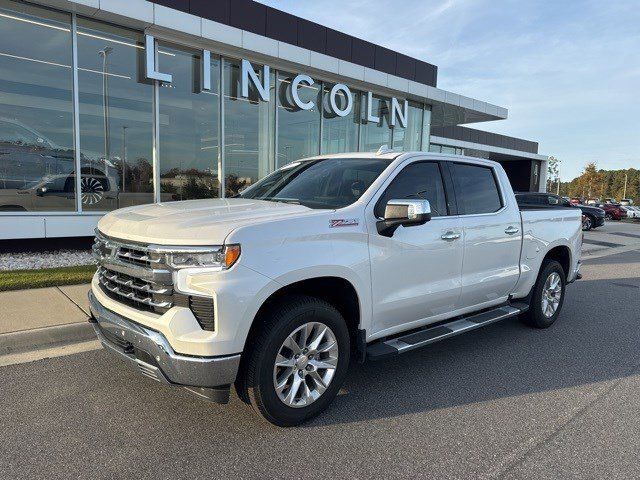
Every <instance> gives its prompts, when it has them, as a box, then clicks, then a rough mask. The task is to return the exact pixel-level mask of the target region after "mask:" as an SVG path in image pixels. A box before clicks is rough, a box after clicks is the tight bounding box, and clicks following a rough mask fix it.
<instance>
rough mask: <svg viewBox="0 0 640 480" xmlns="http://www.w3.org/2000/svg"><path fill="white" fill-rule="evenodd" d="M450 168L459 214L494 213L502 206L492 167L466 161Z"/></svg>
mask: <svg viewBox="0 0 640 480" xmlns="http://www.w3.org/2000/svg"><path fill="white" fill-rule="evenodd" d="M450 168H451V176H452V177H453V184H454V188H455V191H456V199H457V201H458V211H459V213H460V215H478V214H482V213H494V212H497V211H498V210H500V209H501V208H502V207H503V206H504V203H503V201H502V196H501V195H500V189H499V187H498V182H497V179H496V176H495V173H494V171H493V168H491V167H485V166H482V165H471V164H468V163H452V164H451V165H450Z"/></svg>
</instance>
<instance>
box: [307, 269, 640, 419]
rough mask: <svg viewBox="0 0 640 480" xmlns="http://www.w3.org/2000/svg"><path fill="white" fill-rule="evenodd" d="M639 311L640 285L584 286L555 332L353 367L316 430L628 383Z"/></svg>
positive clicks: (467, 342) (513, 323)
mask: <svg viewBox="0 0 640 480" xmlns="http://www.w3.org/2000/svg"><path fill="white" fill-rule="evenodd" d="M599 260H600V262H599V263H605V262H606V263H608V262H607V259H599ZM594 263H595V261H594ZM639 311H640V278H637V277H631V278H616V279H603V280H582V281H580V282H577V283H576V284H575V285H572V286H570V287H569V289H568V294H567V297H566V302H565V304H564V309H563V312H562V315H561V317H560V319H559V320H558V322H557V323H556V324H555V325H554V326H553V327H551V328H549V329H546V330H536V329H532V328H529V327H527V326H525V325H524V324H522V323H520V322H519V321H518V320H517V319H513V320H507V321H504V322H501V323H497V324H494V325H491V326H488V327H486V328H483V329H480V330H477V331H476V332H472V333H469V334H465V335H460V336H458V337H454V338H452V339H449V340H445V341H443V342H440V343H436V344H434V345H431V346H430V347H425V348H424V349H418V350H415V351H413V352H409V353H406V354H404V355H400V356H398V357H394V358H392V359H389V360H386V361H379V362H369V363H365V364H363V365H352V367H351V369H350V372H349V376H348V379H347V381H346V383H345V386H344V388H343V391H342V394H341V395H339V396H338V397H337V398H336V401H335V402H334V404H333V406H332V408H331V409H330V411H329V412H327V414H325V415H323V416H321V417H319V418H318V419H317V420H315V421H314V422H313V425H317V426H320V425H328V424H333V423H349V422H358V421H362V420H370V419H374V418H388V417H393V416H401V415H407V414H411V413H417V412H423V411H428V410H434V409H442V408H448V407H454V406H459V405H464V404H470V403H475V402H483V401H487V400H492V399H496V398H503V397H511V396H519V395H528V394H535V393H538V392H544V391H549V390H556V389H563V388H568V387H573V386H579V385H583V384H590V383H596V382H600V381H604V380H611V379H615V378H621V377H625V376H628V375H630V374H631V373H635V372H636V371H637V370H638V368H639V367H640V360H638V345H639V344H640V329H638V320H639V317H638V312H639Z"/></svg>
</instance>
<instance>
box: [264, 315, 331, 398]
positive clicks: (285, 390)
mask: <svg viewBox="0 0 640 480" xmlns="http://www.w3.org/2000/svg"><path fill="white" fill-rule="evenodd" d="M338 354H339V352H338V342H337V340H336V336H335V334H334V333H333V331H332V330H331V329H330V328H329V327H328V326H327V325H325V324H324V323H320V322H308V323H305V324H304V325H301V326H300V327H298V328H296V329H295V330H294V331H293V332H292V333H291V334H290V335H289V336H288V337H287V338H286V339H285V341H284V342H283V343H282V345H281V346H280V348H279V349H278V353H277V355H276V360H275V364H274V367H273V386H274V388H275V390H276V393H277V395H278V398H279V399H280V400H281V401H282V402H283V403H284V404H285V405H287V406H289V407H293V408H301V407H306V406H307V405H310V404H311V403H313V402H315V401H316V400H317V399H318V398H320V397H321V396H322V394H323V393H324V392H325V391H326V389H327V388H328V387H329V384H330V383H331V381H332V380H333V377H334V375H335V373H336V368H337V366H338Z"/></svg>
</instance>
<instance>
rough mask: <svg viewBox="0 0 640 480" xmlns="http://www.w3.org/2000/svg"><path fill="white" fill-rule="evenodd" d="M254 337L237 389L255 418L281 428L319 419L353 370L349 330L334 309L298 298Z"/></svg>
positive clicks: (275, 311)
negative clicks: (249, 406)
mask: <svg viewBox="0 0 640 480" xmlns="http://www.w3.org/2000/svg"><path fill="white" fill-rule="evenodd" d="M259 321H262V324H261V326H260V330H259V331H258V333H257V334H256V336H255V337H254V341H253V342H252V346H250V347H249V348H250V350H249V351H248V352H247V353H248V358H247V362H246V366H245V368H244V369H243V371H242V372H240V375H243V379H242V382H239V383H237V385H240V388H241V389H243V390H245V392H239V393H240V394H241V395H242V394H243V393H246V397H247V398H248V399H249V400H250V403H251V405H252V407H253V408H254V410H255V411H256V413H258V414H259V415H260V416H262V417H263V418H264V419H266V420H267V421H269V422H271V423H273V424H274V425H278V426H281V427H289V426H294V425H299V424H300V423H302V422H304V421H306V420H309V419H311V418H313V417H315V416H316V415H318V414H319V413H321V412H322V411H323V410H324V409H326V408H327V406H328V405H329V404H330V403H331V401H332V400H333V399H334V398H335V396H336V395H337V393H338V390H339V389H340V387H341V386H342V383H343V382H344V379H345V377H346V373H347V367H348V365H349V354H350V342H349V330H348V328H347V325H346V323H345V321H344V319H343V318H342V315H340V312H338V310H336V309H335V308H334V307H333V306H332V305H331V304H329V303H327V302H325V301H323V300H320V299H317V298H313V297H308V296H303V295H296V296H292V297H290V298H288V299H286V300H285V301H284V302H283V303H280V304H278V305H277V307H276V308H272V309H270V311H268V312H267V313H266V314H265V315H264V317H263V318H262V319H259Z"/></svg>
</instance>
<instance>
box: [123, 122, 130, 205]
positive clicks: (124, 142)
mask: <svg viewBox="0 0 640 480" xmlns="http://www.w3.org/2000/svg"><path fill="white" fill-rule="evenodd" d="M127 128H129V127H127V126H126V125H123V126H122V191H123V192H126V191H127V188H126V178H127Z"/></svg>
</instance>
